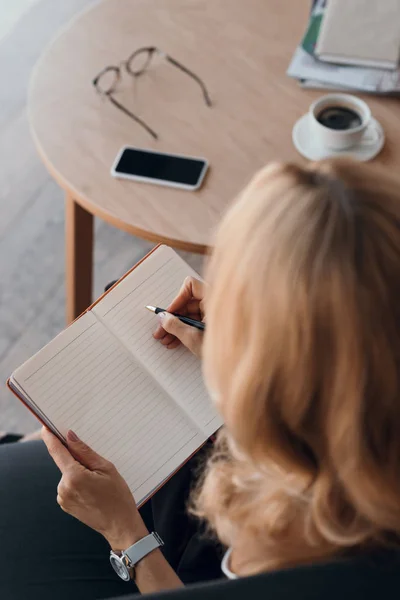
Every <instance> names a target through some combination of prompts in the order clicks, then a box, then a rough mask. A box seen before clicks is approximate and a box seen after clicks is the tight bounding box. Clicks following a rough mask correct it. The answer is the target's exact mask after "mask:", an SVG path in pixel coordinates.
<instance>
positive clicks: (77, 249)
mask: <svg viewBox="0 0 400 600" xmlns="http://www.w3.org/2000/svg"><path fill="white" fill-rule="evenodd" d="M93 221H94V219H93V215H92V214H90V213H89V212H87V211H86V210H85V209H84V208H82V207H81V206H80V205H79V204H77V203H76V202H75V200H74V199H73V198H72V197H71V196H70V195H68V194H66V197H65V244H66V248H65V255H66V296H67V297H66V304H67V323H71V321H73V320H74V319H76V317H78V316H79V315H80V314H81V313H82V312H83V311H84V310H85V309H86V308H87V307H88V306H90V304H91V303H92V280H93Z"/></svg>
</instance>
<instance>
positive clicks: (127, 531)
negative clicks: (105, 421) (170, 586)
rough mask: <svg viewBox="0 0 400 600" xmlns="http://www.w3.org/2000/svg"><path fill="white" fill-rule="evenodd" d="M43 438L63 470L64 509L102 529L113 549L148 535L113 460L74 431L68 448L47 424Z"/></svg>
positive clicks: (60, 496) (59, 498)
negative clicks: (89, 444) (94, 448)
mask: <svg viewBox="0 0 400 600" xmlns="http://www.w3.org/2000/svg"><path fill="white" fill-rule="evenodd" d="M42 438H43V441H44V443H45V444H46V446H47V449H48V451H49V453H50V455H51V457H52V458H53V460H54V462H55V463H56V465H57V466H58V468H59V469H60V471H61V473H62V477H61V481H60V483H59V485H58V488H57V493H58V495H57V502H58V504H59V505H60V506H61V508H62V509H63V510H64V511H65V512H67V513H69V514H70V515H72V516H74V517H76V518H77V519H79V521H82V523H85V525H88V526H89V527H91V528H92V529H95V530H96V531H98V532H99V533H101V534H102V535H103V536H104V537H105V538H106V539H107V540H108V542H109V544H110V546H111V547H112V548H113V549H114V550H125V549H126V548H128V547H129V546H131V545H132V544H134V543H135V542H136V541H138V540H139V539H141V538H142V537H144V536H145V535H147V533H148V531H147V529H146V526H145V525H144V522H143V520H142V518H141V516H140V514H139V511H138V509H137V506H136V502H135V499H134V497H133V495H132V493H131V491H130V489H129V487H128V485H127V483H126V481H125V480H124V479H123V478H122V477H121V475H120V474H119V473H118V471H117V469H116V468H115V467H114V465H113V464H112V463H110V462H109V461H108V460H106V459H105V458H103V457H101V456H99V454H97V453H96V452H95V451H94V450H92V449H91V448H89V446H87V445H86V444H85V443H84V442H82V441H81V440H79V439H78V438H77V436H76V435H75V434H74V433H73V432H71V431H69V432H68V434H67V443H68V448H66V447H65V446H64V445H63V444H62V443H61V442H60V441H59V439H58V438H57V437H56V436H55V435H53V434H52V433H51V432H50V431H49V430H48V429H47V428H45V427H44V428H43V430H42Z"/></svg>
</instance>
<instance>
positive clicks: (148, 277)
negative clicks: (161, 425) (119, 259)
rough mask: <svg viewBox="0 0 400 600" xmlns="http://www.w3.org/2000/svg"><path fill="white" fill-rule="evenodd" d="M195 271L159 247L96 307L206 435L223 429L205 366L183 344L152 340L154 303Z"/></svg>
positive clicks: (162, 302)
mask: <svg viewBox="0 0 400 600" xmlns="http://www.w3.org/2000/svg"><path fill="white" fill-rule="evenodd" d="M188 275H193V276H197V277H198V275H197V273H196V272H195V271H194V270H193V269H191V267H189V265H188V264H187V263H185V261H184V260H182V259H181V258H180V257H179V256H178V254H176V252H174V251H173V250H172V249H171V248H168V247H167V246H161V247H160V248H158V249H157V250H156V251H155V252H153V254H151V255H150V256H149V257H148V258H147V259H146V260H145V261H144V262H143V263H141V264H140V265H139V266H138V267H137V268H136V269H134V270H133V271H132V273H130V274H129V275H128V277H126V279H124V280H123V281H122V282H121V283H120V284H118V285H117V287H116V288H115V289H114V290H113V291H112V292H110V293H109V294H108V295H107V296H105V298H104V299H103V300H102V301H101V302H100V303H99V304H98V305H97V306H95V308H94V309H93V311H94V312H95V313H96V314H97V315H98V316H99V318H100V319H102V320H103V321H104V323H105V324H106V325H107V327H109V328H110V330H112V331H113V333H114V334H115V335H116V336H117V337H118V338H119V339H120V340H122V341H123V342H124V344H125V345H126V347H127V348H128V349H129V350H130V351H131V352H132V353H133V355H134V356H135V357H136V358H137V359H138V360H139V361H140V362H141V363H142V364H143V366H144V367H145V368H146V369H147V371H148V372H149V373H150V374H151V375H152V377H154V378H155V379H157V381H158V382H159V384H160V385H161V386H162V387H163V388H164V389H165V390H167V392H168V393H169V394H170V395H171V396H172V398H174V400H175V401H176V402H177V403H178V404H179V405H180V406H181V407H182V408H183V409H184V410H185V411H186V412H187V414H188V415H189V416H190V418H191V419H192V420H193V421H194V422H195V423H196V424H197V425H198V426H199V427H200V428H201V429H202V431H203V432H204V433H205V435H206V436H207V437H208V436H210V435H211V434H213V433H214V432H215V431H216V430H217V429H218V427H220V426H221V425H222V420H221V418H220V416H219V415H218V413H217V411H216V409H215V408H214V406H213V405H212V403H211V401H210V399H209V396H208V393H207V391H206V389H205V386H204V382H203V376H202V372H201V363H200V361H199V359H198V358H196V357H195V356H194V355H193V354H191V352H189V351H188V350H187V349H186V348H184V347H183V346H181V347H179V348H177V349H175V350H168V349H167V348H165V347H164V346H162V345H161V344H160V343H159V342H157V341H156V340H154V338H153V337H152V334H153V332H154V330H155V328H156V326H157V318H156V316H155V315H154V314H152V313H150V312H149V311H148V310H146V308H145V306H146V305H147V304H151V305H153V306H160V307H162V308H166V307H167V306H168V304H169V303H170V302H171V300H173V298H174V297H175V296H176V294H177V292H178V291H179V289H180V287H181V285H182V283H183V280H184V279H185V277H186V276H188Z"/></svg>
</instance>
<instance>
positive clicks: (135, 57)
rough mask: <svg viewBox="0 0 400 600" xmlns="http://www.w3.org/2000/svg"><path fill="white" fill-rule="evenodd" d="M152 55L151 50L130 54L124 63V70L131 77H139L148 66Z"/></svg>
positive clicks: (152, 51)
mask: <svg viewBox="0 0 400 600" xmlns="http://www.w3.org/2000/svg"><path fill="white" fill-rule="evenodd" d="M153 53H154V49H153V48H142V49H141V50H137V51H136V52H134V53H133V54H132V56H131V57H130V58H129V59H128V61H127V63H126V70H127V71H128V73H130V74H131V75H135V76H138V75H141V74H142V73H143V72H144V71H145V70H146V69H147V67H148V66H149V64H150V61H151V59H152V56H153Z"/></svg>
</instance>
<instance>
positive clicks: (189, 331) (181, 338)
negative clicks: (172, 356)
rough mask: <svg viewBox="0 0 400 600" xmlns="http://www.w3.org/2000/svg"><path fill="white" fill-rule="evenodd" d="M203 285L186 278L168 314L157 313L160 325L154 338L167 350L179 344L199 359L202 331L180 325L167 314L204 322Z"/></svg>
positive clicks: (183, 324)
mask: <svg viewBox="0 0 400 600" xmlns="http://www.w3.org/2000/svg"><path fill="white" fill-rule="evenodd" d="M204 293H205V284H204V283H203V282H202V281H199V280H198V279H195V278H194V277H186V279H185V281H184V282H183V285H182V287H181V289H180V290H179V293H178V295H177V296H176V298H175V299H174V300H173V301H172V302H171V304H170V305H169V306H168V307H167V311H168V312H163V313H158V315H157V316H158V318H159V320H160V325H159V326H158V327H157V329H156V331H155V332H154V334H153V335H154V338H155V339H156V340H160V342H161V343H162V344H163V345H164V346H166V347H167V348H169V349H172V348H176V347H177V346H179V344H181V343H182V344H183V345H184V346H186V347H187V348H188V349H189V350H190V351H191V352H193V354H195V355H196V356H199V357H201V350H202V345H203V337H204V333H203V331H200V330H199V329H196V327H191V326H190V325H186V324H185V323H182V322H181V321H179V319H177V318H176V317H174V316H173V315H171V314H169V313H171V312H174V313H178V314H180V315H184V316H185V317H191V318H192V319H196V320H198V321H204Z"/></svg>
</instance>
